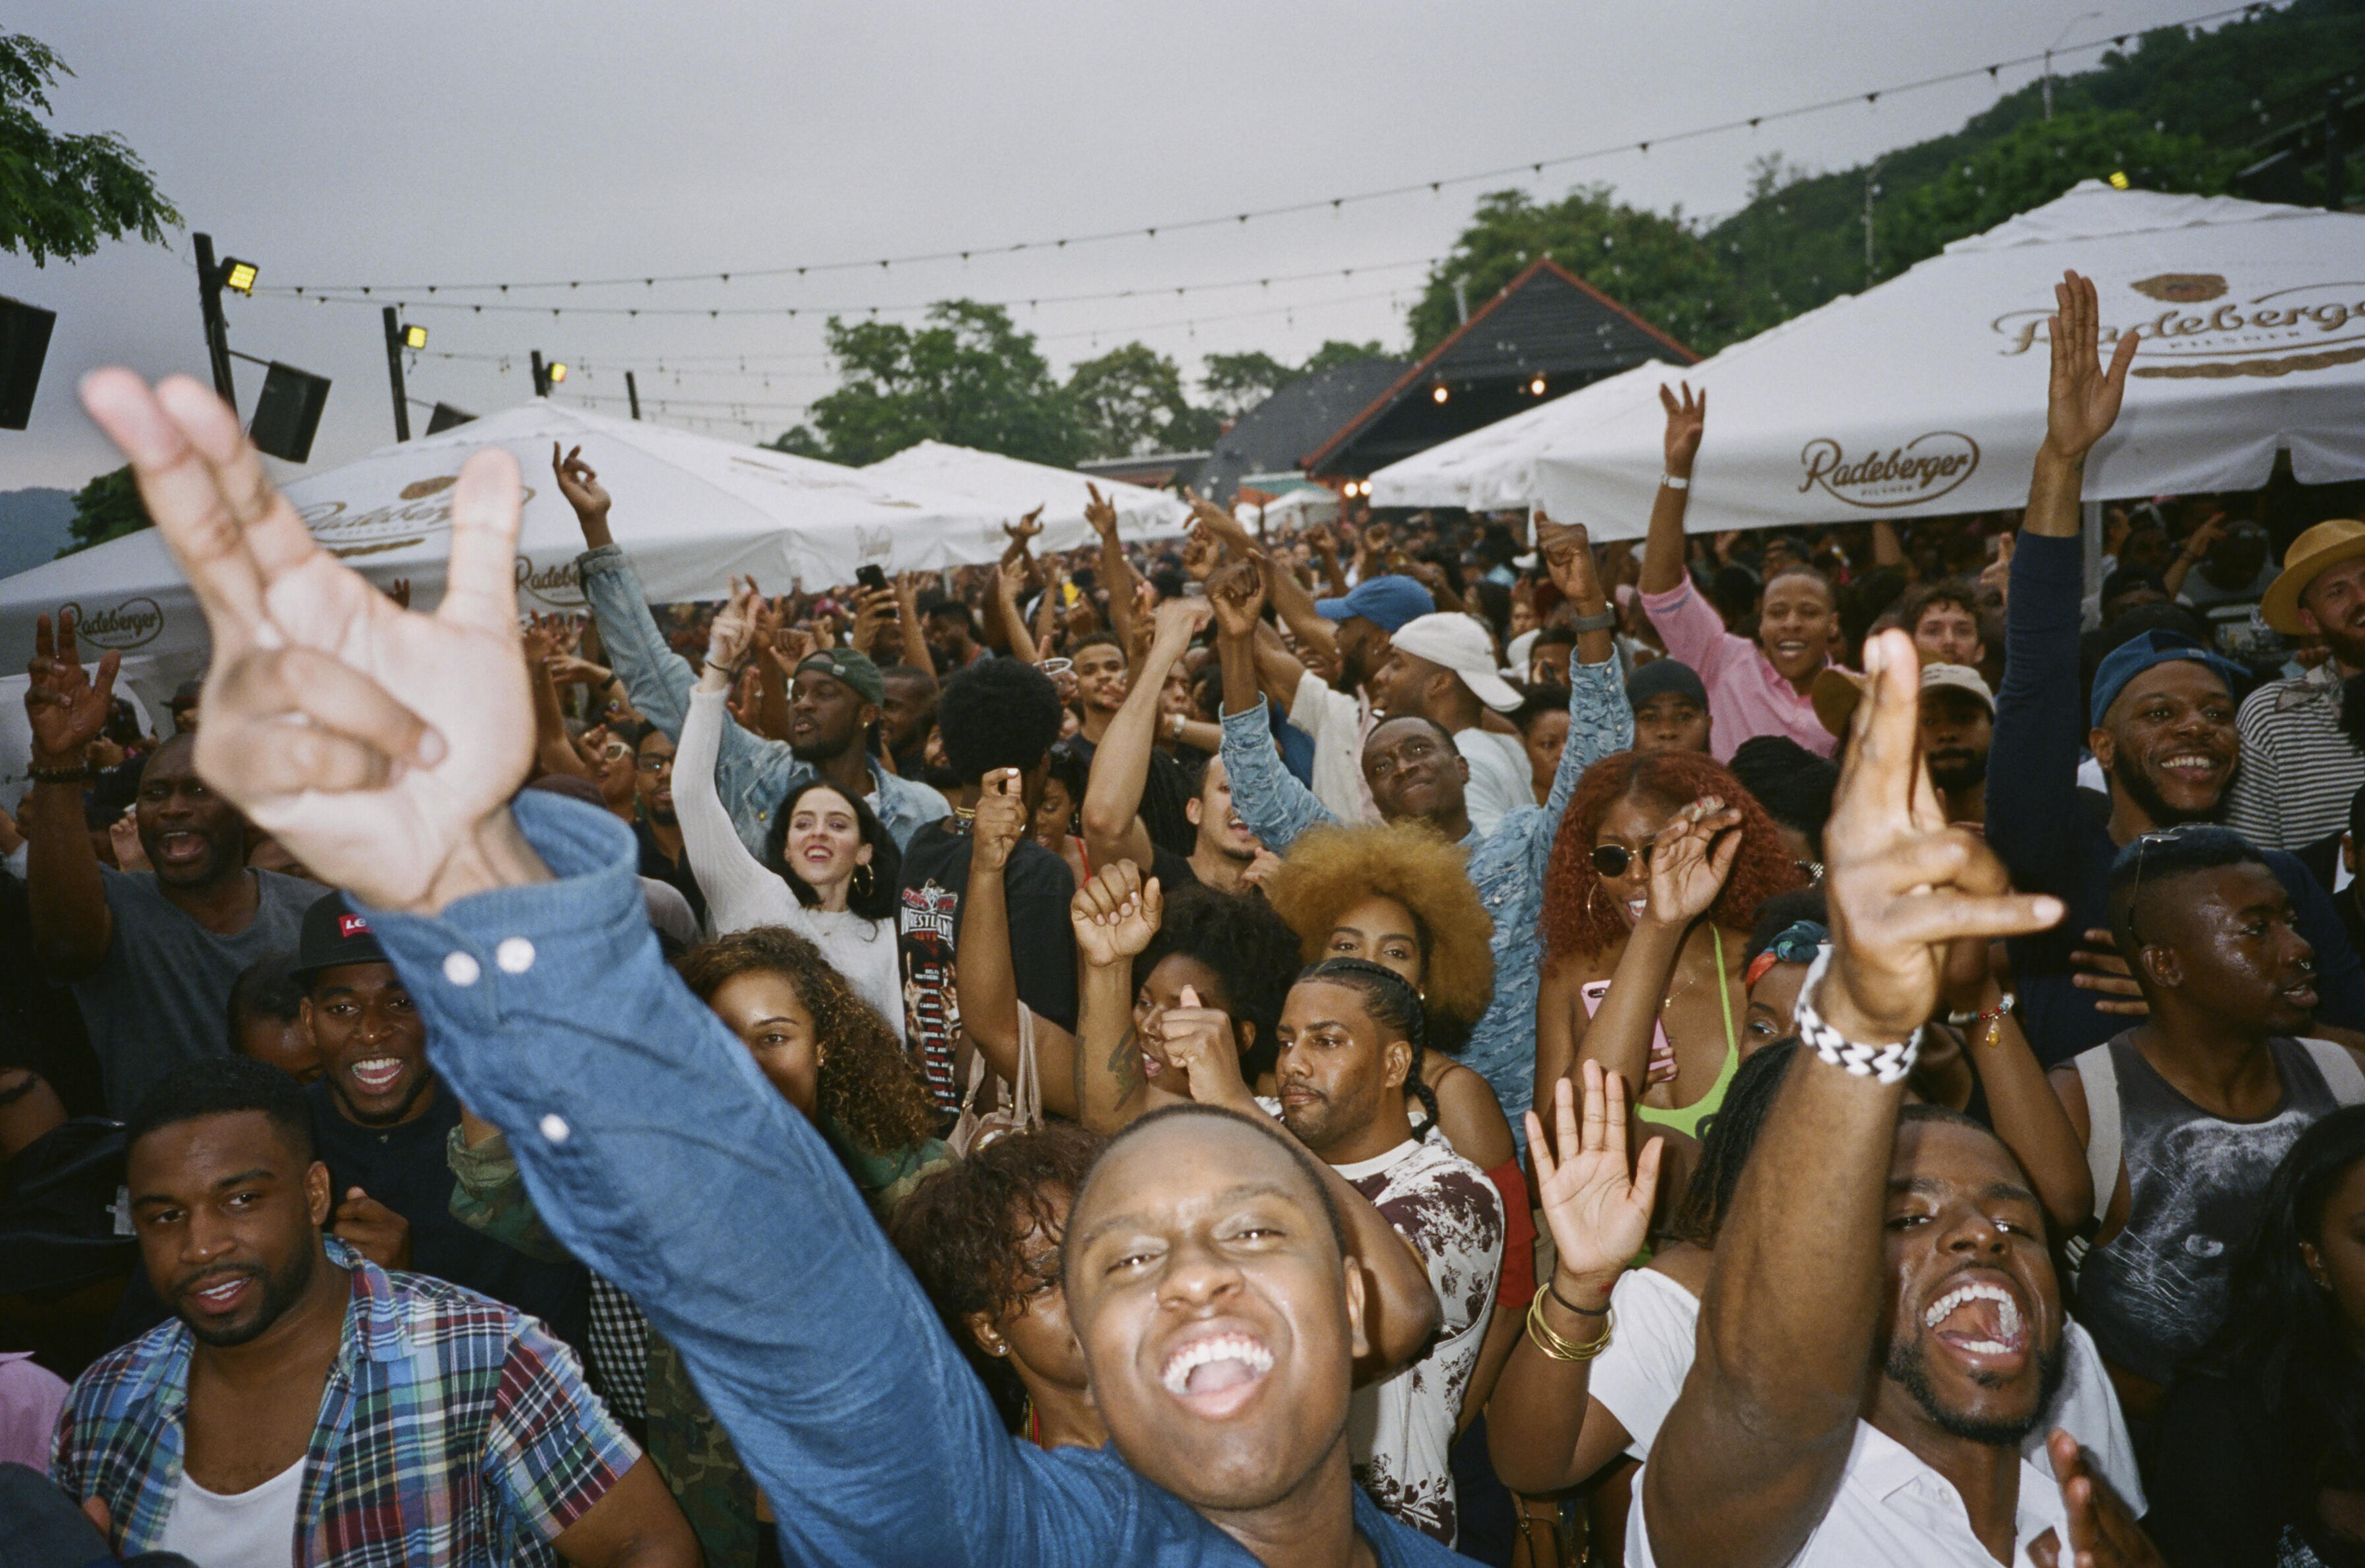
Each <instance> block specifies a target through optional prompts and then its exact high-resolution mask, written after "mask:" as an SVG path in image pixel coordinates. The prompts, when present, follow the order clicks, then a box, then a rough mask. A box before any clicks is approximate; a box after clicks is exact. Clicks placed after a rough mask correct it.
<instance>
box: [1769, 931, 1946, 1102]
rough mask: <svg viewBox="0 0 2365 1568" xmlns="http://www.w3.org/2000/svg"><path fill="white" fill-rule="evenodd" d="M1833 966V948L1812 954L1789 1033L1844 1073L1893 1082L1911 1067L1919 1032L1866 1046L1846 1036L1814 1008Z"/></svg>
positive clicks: (1918, 1040)
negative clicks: (1824, 978)
mask: <svg viewBox="0 0 2365 1568" xmlns="http://www.w3.org/2000/svg"><path fill="white" fill-rule="evenodd" d="M1831 967H1832V950H1831V948H1829V947H1825V948H1824V949H1823V950H1822V951H1821V952H1820V953H1818V954H1816V955H1815V961H1814V963H1813V964H1811V965H1810V966H1809V967H1808V969H1807V978H1806V980H1805V981H1804V983H1802V984H1801V985H1800V986H1799V1001H1798V1005H1797V1009H1796V1012H1795V1014H1794V1016H1795V1019H1796V1022H1795V1023H1794V1024H1793V1025H1792V1026H1791V1028H1792V1033H1794V1034H1796V1035H1797V1036H1799V1040H1800V1042H1802V1043H1803V1044H1805V1045H1806V1046H1808V1047H1810V1048H1811V1049H1812V1050H1813V1051H1814V1053H1815V1054H1816V1055H1817V1056H1819V1057H1821V1058H1823V1059H1824V1060H1825V1061H1827V1062H1829V1063H1831V1064H1832V1065H1833V1067H1835V1068H1838V1069H1839V1070H1841V1071H1843V1072H1848V1073H1853V1074H1855V1076H1856V1077H1858V1078H1875V1079H1878V1080H1879V1081H1881V1082H1883V1083H1895V1082H1897V1081H1899V1080H1900V1079H1902V1078H1903V1077H1904V1076H1905V1075H1906V1074H1907V1073H1909V1072H1911V1071H1912V1070H1913V1058H1914V1055H1915V1053H1916V1050H1917V1049H1918V1047H1920V1045H1921V1043H1922V1031H1921V1030H1919V1029H1916V1030H1914V1031H1913V1033H1912V1035H1911V1036H1909V1037H1907V1038H1905V1039H1902V1040H1900V1041H1898V1042H1897V1043H1896V1044H1894V1045H1889V1046H1866V1045H1860V1044H1858V1043H1857V1042H1855V1041H1854V1040H1851V1039H1849V1038H1848V1037H1847V1036H1845V1035H1843V1034H1841V1033H1840V1032H1839V1031H1838V1030H1837V1029H1834V1028H1833V1027H1832V1026H1831V1025H1829V1024H1826V1023H1824V1022H1823V1017H1822V1014H1820V1013H1818V1012H1816V1011H1815V1002H1814V999H1815V996H1816V993H1817V992H1819V991H1821V990H1822V985H1823V975H1824V973H1825V972H1826V971H1827V970H1829V969H1831Z"/></svg>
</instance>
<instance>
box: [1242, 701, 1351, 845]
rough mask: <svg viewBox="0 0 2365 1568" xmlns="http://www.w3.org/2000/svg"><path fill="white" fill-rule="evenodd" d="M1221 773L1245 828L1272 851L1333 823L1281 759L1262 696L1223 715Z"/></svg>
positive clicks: (1333, 817)
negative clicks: (1252, 704)
mask: <svg viewBox="0 0 2365 1568" xmlns="http://www.w3.org/2000/svg"><path fill="white" fill-rule="evenodd" d="M1223 755H1224V776H1225V777H1226V778H1227V779H1229V780H1230V781H1231V786H1232V809H1233V810H1235V811H1237V812H1239V813H1240V821H1242V822H1244V823H1248V824H1249V831H1250V833H1253V834H1256V835H1257V838H1258V841H1259V842H1261V844H1263V846H1265V847H1266V848H1267V849H1270V850H1272V852H1273V853H1274V854H1275V855H1286V854H1288V853H1289V846H1291V845H1293V844H1295V843H1296V842H1297V835H1298V834H1301V833H1304V832H1305V831H1306V829H1307V828H1310V827H1321V826H1324V825H1326V824H1327V825H1329V826H1334V827H1335V826H1337V825H1338V822H1339V819H1338V818H1337V817H1335V816H1332V815H1331V814H1330V811H1329V808H1328V807H1327V806H1325V805H1323V803H1322V802H1321V801H1318V800H1317V799H1315V796H1314V791H1313V790H1309V789H1307V788H1306V786H1305V785H1304V784H1303V783H1301V782H1299V781H1298V778H1297V776H1296V775H1295V774H1294V773H1292V772H1290V770H1289V769H1288V767H1286V766H1284V765H1283V762H1282V760H1281V750H1280V747H1278V746H1277V745H1274V743H1273V738H1272V720H1271V719H1270V718H1269V717H1268V716H1267V715H1266V712H1265V700H1264V699H1263V698H1261V697H1260V698H1258V699H1257V704H1256V706H1255V707H1253V708H1250V710H1248V711H1246V712H1243V713H1227V714H1225V715H1224V754H1223Z"/></svg>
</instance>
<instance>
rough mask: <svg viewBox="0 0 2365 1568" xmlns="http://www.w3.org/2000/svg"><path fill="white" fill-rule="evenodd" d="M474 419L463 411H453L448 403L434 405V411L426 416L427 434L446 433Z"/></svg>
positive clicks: (473, 416)
mask: <svg viewBox="0 0 2365 1568" xmlns="http://www.w3.org/2000/svg"><path fill="white" fill-rule="evenodd" d="M475 418H476V415H474V414H472V413H469V412H468V411H467V410H466V409H455V408H454V407H453V406H452V405H451V404H449V403H438V404H436V405H435V411H434V412H433V413H432V414H430V415H428V416H427V433H428V434H429V435H433V434H435V433H436V432H437V431H448V430H450V429H451V428H452V427H453V426H454V425H465V424H466V423H468V422H469V421H470V420H474V419H475Z"/></svg>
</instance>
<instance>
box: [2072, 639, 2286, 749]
mask: <svg viewBox="0 0 2365 1568" xmlns="http://www.w3.org/2000/svg"><path fill="white" fill-rule="evenodd" d="M2180 659H2191V660H2194V661H2195V662H2197V663H2200V664H2204V665H2207V666H2209V667H2210V668H2211V669H2213V670H2215V671H2216V672H2217V678H2219V679H2220V680H2223V681H2224V682H2225V689H2227V690H2228V691H2231V690H2232V689H2234V685H2235V683H2236V681H2238V680H2240V679H2241V678H2243V677H2244V676H2246V675H2247V674H2248V673H2249V672H2248V671H2247V670H2245V669H2244V668H2243V667H2242V666H2240V665H2237V664H2236V663H2235V662H2234V661H2233V660H2231V659H2229V658H2226V657H2225V656H2224V655H2221V654H2217V653H2214V652H2213V651H2211V650H2210V649H2208V648H2204V647H2202V645H2201V644H2198V643H2196V642H2194V641H2193V640H2192V639H2191V638H2190V637H2188V636H2186V635H2184V633H2181V632H2164V631H2151V632H2142V633H2136V634H2135V636H2133V637H2130V638H2128V639H2127V640H2126V641H2125V642H2124V643H2121V644H2119V645H2118V646H2117V647H2115V648H2113V649H2112V650H2111V651H2110V654H2109V655H2108V656H2107V657H2105V658H2104V659H2103V660H2102V667H2101V668H2100V669H2098V670H2096V671H2095V672H2094V700H2093V702H2092V703H2091V705H2090V710H2089V711H2090V714H2091V717H2092V720H2093V726H2094V728H2096V729H2098V730H2099V729H2101V728H2102V715H2103V714H2105V713H2107V712H2109V711H2111V704H2112V703H2113V702H2115V701H2117V700H2118V697H2119V693H2120V692H2122V691H2124V690H2125V689H2127V682H2129V681H2131V680H2133V679H2134V678H2135V677H2137V676H2139V675H2141V674H2142V673H2143V672H2144V671H2146V670H2147V669H2149V668H2151V667H2152V666H2154V665H2165V664H2174V663H2176V662H2177V661H2178V660H2180Z"/></svg>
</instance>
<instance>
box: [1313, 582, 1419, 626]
mask: <svg viewBox="0 0 2365 1568" xmlns="http://www.w3.org/2000/svg"><path fill="white" fill-rule="evenodd" d="M1314 609H1315V611H1316V613H1317V614H1319V615H1320V616H1322V617H1323V618H1324V619H1325V620H1328V621H1344V620H1346V619H1347V618H1348V617H1349V616H1351V615H1359V616H1361V617H1362V618H1363V619H1364V620H1366V621H1368V622H1372V624H1373V625H1374V626H1377V627H1378V628H1379V629H1380V630H1381V631H1383V632H1385V633H1387V634H1388V635H1390V636H1391V637H1393V636H1395V634H1396V633H1398V632H1400V631H1402V630H1403V629H1404V627H1405V626H1406V625H1407V624H1408V623H1409V622H1415V621H1418V620H1419V619H1420V618H1421V617H1422V616H1424V615H1434V614H1436V613H1437V600H1435V599H1431V598H1430V597H1429V589H1428V588H1425V587H1423V586H1422V585H1421V583H1420V580H1419V579H1418V578H1417V577H1366V578H1364V579H1363V580H1362V582H1360V583H1357V584H1356V585H1355V586H1354V588H1352V589H1351V591H1350V592H1349V593H1348V595H1347V597H1346V598H1344V599H1316V600H1315V601H1314Z"/></svg>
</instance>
